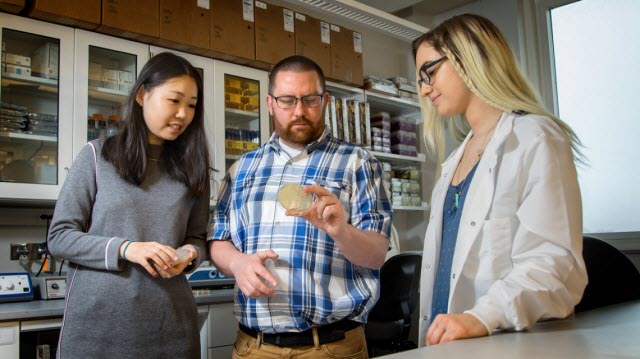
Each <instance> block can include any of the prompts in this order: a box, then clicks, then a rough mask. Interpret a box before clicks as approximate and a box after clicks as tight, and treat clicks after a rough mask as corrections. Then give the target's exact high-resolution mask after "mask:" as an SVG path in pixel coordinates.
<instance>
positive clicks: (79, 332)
mask: <svg viewBox="0 0 640 359" xmlns="http://www.w3.org/2000/svg"><path fill="white" fill-rule="evenodd" d="M102 144H103V142H102V141H100V140H97V141H93V142H91V143H90V144H88V145H87V146H86V147H85V148H84V149H83V150H82V151H81V152H80V154H79V155H78V157H77V158H76V160H75V161H74V163H73V166H72V168H71V170H70V172H69V176H68V177H67V179H66V181H65V183H64V186H63V187H62V191H61V193H60V196H59V198H58V201H57V203H56V208H55V212H54V217H53V222H52V223H51V229H50V234H49V250H50V251H51V253H52V254H53V256H55V257H57V258H63V259H66V260H68V261H69V262H70V265H69V271H68V275H67V295H66V299H65V300H66V303H65V312H64V320H63V325H62V330H61V333H60V343H59V345H58V357H60V358H118V359H122V358H198V357H199V353H200V337H199V330H198V325H197V308H196V303H195V299H194V297H193V293H192V292H191V288H190V286H189V283H188V282H187V280H186V277H185V276H184V275H178V276H176V277H174V278H171V279H163V278H161V277H158V278H154V277H153V276H151V275H150V274H149V273H148V272H147V271H146V270H145V269H144V268H143V267H142V266H140V265H138V264H135V263H131V262H125V261H123V260H121V259H120V256H119V248H120V245H121V244H122V243H123V242H124V241H126V240H132V241H145V242H146V241H157V242H159V243H162V244H165V245H169V246H172V247H173V248H177V247H179V246H181V245H184V244H192V245H194V246H195V247H196V248H198V252H199V253H198V258H197V260H195V261H194V266H193V267H192V268H188V269H193V268H195V267H197V266H198V265H199V264H200V262H201V261H202V260H203V258H204V256H205V253H206V252H205V237H206V230H207V221H208V210H209V198H208V196H206V198H198V199H194V198H192V197H190V196H189V194H188V191H187V187H186V186H185V185H183V184H182V183H179V182H177V181H174V180H173V179H171V178H170V177H169V176H168V175H167V174H166V173H164V171H162V170H161V169H160V167H159V166H158V162H157V161H149V163H150V165H149V171H148V172H149V174H148V175H147V177H146V179H145V181H144V182H143V183H142V184H141V185H140V186H139V187H138V186H135V185H132V184H130V183H128V182H126V181H124V180H123V179H122V178H121V177H120V176H119V175H118V174H117V173H116V170H115V168H114V167H113V166H112V165H111V164H110V163H108V162H107V161H106V160H104V158H102V156H101V155H100V152H101V148H102ZM92 145H93V146H92ZM94 147H95V151H94ZM151 147H152V149H151V151H150V152H151V153H150V154H149V157H150V158H159V154H160V151H161V150H162V147H161V146H151Z"/></svg>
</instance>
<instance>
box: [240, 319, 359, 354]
mask: <svg viewBox="0 0 640 359" xmlns="http://www.w3.org/2000/svg"><path fill="white" fill-rule="evenodd" d="M311 330H312V331H313V339H314V341H315V342H316V344H315V345H308V346H298V347H279V346H275V345H271V344H264V343H262V341H261V334H258V337H257V338H253V337H251V336H250V335H248V334H246V333H244V332H242V331H240V330H238V337H237V338H236V343H235V344H234V345H233V359H240V358H247V359H259V358H264V359H269V358H274V359H275V358H277V359H284V358H295V359H320V358H323V359H329V358H331V359H335V358H348V359H368V358H369V355H368V354H367V342H366V340H365V338H364V328H363V327H362V326H360V327H358V328H355V329H352V330H350V331H348V332H345V333H344V336H345V338H344V339H343V340H340V341H337V342H333V343H328V344H322V345H320V344H318V332H317V330H316V329H315V328H312V329H311Z"/></svg>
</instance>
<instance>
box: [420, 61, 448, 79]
mask: <svg viewBox="0 0 640 359" xmlns="http://www.w3.org/2000/svg"><path fill="white" fill-rule="evenodd" d="M446 59H447V57H446V56H442V57H441V58H439V59H437V60H435V61H432V62H430V63H428V64H424V65H422V67H421V68H420V71H418V76H420V79H419V80H418V85H419V86H422V84H425V85H431V77H433V75H434V73H435V72H436V70H433V71H431V73H429V72H428V71H427V70H429V68H431V67H434V66H435V65H437V64H439V63H440V62H442V61H444V60H446Z"/></svg>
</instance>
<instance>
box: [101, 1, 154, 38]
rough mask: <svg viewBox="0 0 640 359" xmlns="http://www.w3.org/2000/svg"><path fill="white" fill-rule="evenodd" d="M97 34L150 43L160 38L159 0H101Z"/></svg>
mask: <svg viewBox="0 0 640 359" xmlns="http://www.w3.org/2000/svg"><path fill="white" fill-rule="evenodd" d="M96 31H98V32H102V33H104V34H109V35H113V36H118V37H124V38H127V39H131V40H135V41H139V42H146V43H151V42H153V40H155V39H156V38H158V36H160V1H159V0H136V1H126V0H102V17H101V25H100V26H99V27H98V28H97V29H96Z"/></svg>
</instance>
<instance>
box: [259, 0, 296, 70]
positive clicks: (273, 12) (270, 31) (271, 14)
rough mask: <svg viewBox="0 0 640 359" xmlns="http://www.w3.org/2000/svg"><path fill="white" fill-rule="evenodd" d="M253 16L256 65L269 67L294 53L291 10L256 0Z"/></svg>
mask: <svg viewBox="0 0 640 359" xmlns="http://www.w3.org/2000/svg"><path fill="white" fill-rule="evenodd" d="M255 17H256V62H255V63H254V65H255V66H256V67H260V68H267V69H270V68H271V66H272V65H275V64H276V63H278V61H280V60H282V59H284V58H285V57H287V56H291V55H294V54H295V53H296V41H295V33H294V29H295V21H294V15H293V11H291V10H289V9H286V8H283V7H280V6H276V5H272V4H267V3H265V2H263V1H258V0H256V1H255Z"/></svg>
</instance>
